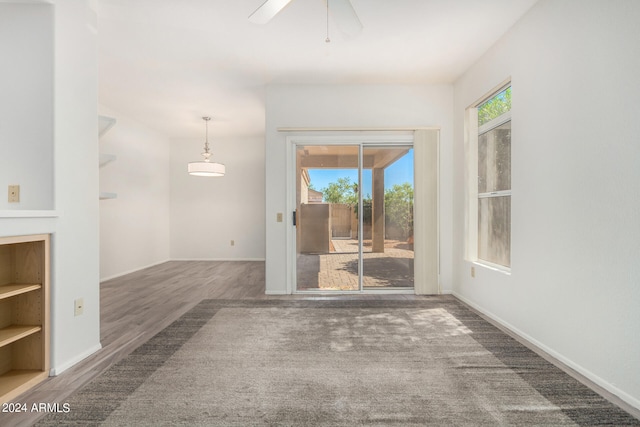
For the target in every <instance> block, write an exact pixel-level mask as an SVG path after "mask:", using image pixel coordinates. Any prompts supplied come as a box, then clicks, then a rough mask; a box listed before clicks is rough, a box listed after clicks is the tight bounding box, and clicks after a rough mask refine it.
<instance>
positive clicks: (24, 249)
mask: <svg viewBox="0 0 640 427" xmlns="http://www.w3.org/2000/svg"><path fill="white" fill-rule="evenodd" d="M49 250H50V237H49V235H48V234H39V235H33V236H11V237H0V403H5V402H9V401H10V400H11V399H14V398H15V397H16V396H18V395H20V394H21V393H24V392H25V391H27V390H28V389H29V388H31V387H33V386H34V385H35V384H37V383H38V382H40V381H42V380H44V379H45V378H47V377H48V376H49V339H50V335H49V330H50V327H49V281H50V279H51V277H50V264H49V259H50V253H49Z"/></svg>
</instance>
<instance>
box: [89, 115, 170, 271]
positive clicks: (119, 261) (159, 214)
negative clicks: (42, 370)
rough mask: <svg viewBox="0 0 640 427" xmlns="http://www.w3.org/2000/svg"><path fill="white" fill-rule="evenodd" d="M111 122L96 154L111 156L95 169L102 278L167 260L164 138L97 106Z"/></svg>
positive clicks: (167, 190) (166, 143) (167, 191)
mask: <svg viewBox="0 0 640 427" xmlns="http://www.w3.org/2000/svg"><path fill="white" fill-rule="evenodd" d="M99 111H100V114H101V115H105V116H109V117H113V118H115V119H116V120H117V122H116V124H115V125H114V126H113V127H112V128H111V129H110V130H109V131H108V132H107V133H105V134H104V135H103V136H102V137H101V138H100V144H99V145H100V152H101V153H108V154H113V155H115V156H116V160H115V161H112V162H111V163H108V164H106V165H105V166H103V167H102V168H100V190H101V191H103V192H111V193H117V198H115V199H105V200H101V201H100V278H101V280H106V279H108V278H112V277H115V276H120V275H122V274H126V273H129V272H132V271H136V270H139V269H141V268H145V267H148V266H151V265H155V264H159V263H162V262H165V261H168V260H169V228H170V221H169V208H170V204H169V203H170V202H169V197H170V185H169V153H170V144H169V138H168V137H166V136H164V135H161V134H159V133H157V132H156V131H153V130H151V129H149V128H147V127H145V126H144V125H142V124H140V123H138V122H136V121H135V120H131V119H129V118H128V117H126V116H125V115H124V114H121V113H119V112H118V111H114V110H112V109H110V108H108V107H106V106H100V108H99Z"/></svg>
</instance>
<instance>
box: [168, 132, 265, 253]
mask: <svg viewBox="0 0 640 427" xmlns="http://www.w3.org/2000/svg"><path fill="white" fill-rule="evenodd" d="M210 128H211V127H210ZM203 130H204V122H203ZM209 132H210V133H209V143H210V145H211V150H212V152H213V157H212V159H213V161H215V162H219V163H224V164H225V165H226V169H227V171H226V175H225V176H224V177H199V176H191V175H189V174H188V173H187V163H188V162H193V161H199V160H202V156H201V155H200V153H202V151H203V146H204V137H203V138H198V139H175V140H172V141H171V259H174V260H185V259H189V260H192V259H204V260H229V259H231V260H264V257H265V244H264V238H265V237H264V236H265V231H264V203H265V200H264V168H265V165H264V164H265V154H264V138H263V137H262V136H236V137H229V136H224V137H218V136H216V134H215V132H212V129H210V131H209ZM231 240H234V241H235V245H234V246H231Z"/></svg>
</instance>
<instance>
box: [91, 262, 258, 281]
mask: <svg viewBox="0 0 640 427" xmlns="http://www.w3.org/2000/svg"><path fill="white" fill-rule="evenodd" d="M171 261H259V262H265V258H170V259H166V260H164V261H158V262H155V263H153V264H149V265H145V266H142V267H138V268H134V269H132V270H127V271H123V272H121V273H118V274H114V275H112V276H108V277H102V278H100V283H102V282H106V281H107V280H112V279H117V278H118V277H122V276H126V275H127V274H131V273H137V272H138V271H141V270H144V269H146V268H151V267H155V266H156V265H160V264H164V263H165V262H171Z"/></svg>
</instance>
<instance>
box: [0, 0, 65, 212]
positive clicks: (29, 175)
mask: <svg viewBox="0 0 640 427" xmlns="http://www.w3.org/2000/svg"><path fill="white" fill-rule="evenodd" d="M52 34H53V7H52V6H51V5H47V4H12V3H0V94H2V95H1V96H2V99H1V100H0V153H2V155H0V210H5V209H7V210H13V209H23V210H27V209H53V128H52V127H53V37H52ZM15 184H17V185H20V193H21V194H20V202H19V203H8V197H7V193H8V186H9V185H15Z"/></svg>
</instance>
